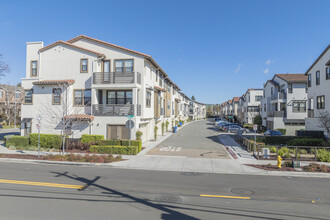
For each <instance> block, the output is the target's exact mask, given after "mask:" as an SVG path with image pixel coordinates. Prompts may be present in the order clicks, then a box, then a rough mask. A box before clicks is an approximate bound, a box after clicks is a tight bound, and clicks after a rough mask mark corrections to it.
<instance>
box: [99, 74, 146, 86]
mask: <svg viewBox="0 0 330 220" xmlns="http://www.w3.org/2000/svg"><path fill="white" fill-rule="evenodd" d="M133 83H137V84H141V73H138V72H94V73H93V84H133Z"/></svg>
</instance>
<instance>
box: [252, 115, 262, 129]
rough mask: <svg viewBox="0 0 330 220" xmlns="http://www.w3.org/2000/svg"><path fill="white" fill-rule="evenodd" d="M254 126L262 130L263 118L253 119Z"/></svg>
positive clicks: (257, 116) (258, 116)
mask: <svg viewBox="0 0 330 220" xmlns="http://www.w3.org/2000/svg"><path fill="white" fill-rule="evenodd" d="M253 124H256V125H258V127H259V128H260V127H261V125H262V117H261V115H256V116H255V117H254V119H253Z"/></svg>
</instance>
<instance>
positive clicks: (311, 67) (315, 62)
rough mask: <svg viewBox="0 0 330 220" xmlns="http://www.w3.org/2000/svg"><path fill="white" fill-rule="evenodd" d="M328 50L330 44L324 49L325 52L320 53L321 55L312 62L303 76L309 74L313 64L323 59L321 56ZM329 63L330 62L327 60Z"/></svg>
mask: <svg viewBox="0 0 330 220" xmlns="http://www.w3.org/2000/svg"><path fill="white" fill-rule="evenodd" d="M329 49H330V44H329V45H328V46H327V48H325V50H324V51H323V52H322V53H321V55H320V56H319V57H318V58H317V59H316V60H315V61H314V63H313V64H312V65H311V66H310V67H309V68H308V70H307V71H306V72H305V75H307V74H308V73H309V71H310V70H311V69H312V68H313V67H314V66H315V64H316V63H317V62H318V61H319V60H320V59H321V58H322V57H323V55H324V54H325V53H326V52H327V51H328V50H329ZM329 62H330V60H329ZM329 62H328V63H329Z"/></svg>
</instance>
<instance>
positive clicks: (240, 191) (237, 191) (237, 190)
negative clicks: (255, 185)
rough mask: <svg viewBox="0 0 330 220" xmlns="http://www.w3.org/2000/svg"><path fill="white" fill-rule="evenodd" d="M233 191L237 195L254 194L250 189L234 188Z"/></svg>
mask: <svg viewBox="0 0 330 220" xmlns="http://www.w3.org/2000/svg"><path fill="white" fill-rule="evenodd" d="M231 192H232V193H234V194H236V195H242V196H247V195H253V194H254V192H253V191H251V190H248V189H232V190H231Z"/></svg>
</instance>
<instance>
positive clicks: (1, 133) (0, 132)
mask: <svg viewBox="0 0 330 220" xmlns="http://www.w3.org/2000/svg"><path fill="white" fill-rule="evenodd" d="M19 131H20V130H19V129H18V128H13V129H1V130H0V140H2V139H3V137H4V136H6V135H19V134H20V133H19Z"/></svg>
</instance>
